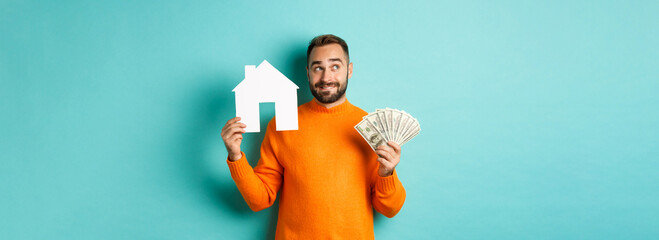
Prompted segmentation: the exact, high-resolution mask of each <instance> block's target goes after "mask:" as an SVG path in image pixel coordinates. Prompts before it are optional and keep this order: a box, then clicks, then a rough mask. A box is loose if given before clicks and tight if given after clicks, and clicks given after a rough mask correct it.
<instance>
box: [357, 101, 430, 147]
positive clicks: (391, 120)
mask: <svg viewBox="0 0 659 240" xmlns="http://www.w3.org/2000/svg"><path fill="white" fill-rule="evenodd" d="M355 129H357V132H359V134H361V135H362V137H363V138H364V139H365V140H366V142H368V144H369V145H371V148H372V149H373V151H375V149H376V148H377V147H378V146H380V145H382V144H386V143H387V142H389V141H393V142H396V143H397V144H398V145H400V146H403V144H405V143H407V142H408V141H410V140H411V139H412V138H414V137H415V136H416V135H417V134H419V132H420V131H421V126H420V125H419V121H417V120H416V118H414V117H412V115H410V114H408V113H406V112H405V111H401V110H398V109H391V108H386V109H376V110H375V112H373V113H369V114H368V115H366V116H364V118H363V119H362V121H361V122H359V123H358V124H357V125H356V126H355Z"/></svg>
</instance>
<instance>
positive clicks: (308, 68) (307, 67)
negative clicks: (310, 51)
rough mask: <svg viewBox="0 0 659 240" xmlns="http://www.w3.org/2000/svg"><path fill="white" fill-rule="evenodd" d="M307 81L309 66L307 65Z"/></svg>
mask: <svg viewBox="0 0 659 240" xmlns="http://www.w3.org/2000/svg"><path fill="white" fill-rule="evenodd" d="M307 81H309V66H308V65H307Z"/></svg>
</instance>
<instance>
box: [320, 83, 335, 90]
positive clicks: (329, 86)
mask: <svg viewBox="0 0 659 240" xmlns="http://www.w3.org/2000/svg"><path fill="white" fill-rule="evenodd" d="M337 85H339V84H338V83H329V84H316V87H317V88H320V90H332V89H335V88H336V87H337Z"/></svg>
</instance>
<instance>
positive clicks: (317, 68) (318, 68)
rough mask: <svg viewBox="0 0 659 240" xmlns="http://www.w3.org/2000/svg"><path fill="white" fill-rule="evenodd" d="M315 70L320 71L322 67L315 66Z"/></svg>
mask: <svg viewBox="0 0 659 240" xmlns="http://www.w3.org/2000/svg"><path fill="white" fill-rule="evenodd" d="M313 70H315V71H320V70H321V68H320V67H316V68H314V69H313Z"/></svg>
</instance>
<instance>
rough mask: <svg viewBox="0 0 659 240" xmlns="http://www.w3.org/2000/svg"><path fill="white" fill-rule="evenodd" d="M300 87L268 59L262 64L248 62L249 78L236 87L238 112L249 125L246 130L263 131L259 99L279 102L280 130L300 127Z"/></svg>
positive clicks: (276, 116)
mask: <svg viewBox="0 0 659 240" xmlns="http://www.w3.org/2000/svg"><path fill="white" fill-rule="evenodd" d="M297 89H299V87H298V86H297V85H295V83H293V82H292V81H291V80H289V79H288V78H287V77H286V76H284V74H282V73H281V72H279V71H278V70H277V69H276V68H275V67H273V66H272V65H271V64H270V63H269V62H268V61H266V60H263V62H261V64H259V66H258V67H256V66H254V65H245V79H243V81H242V82H240V83H239V84H238V86H236V87H235V88H234V89H233V92H235V93H236V116H238V117H240V118H241V120H240V122H242V123H244V124H245V125H247V128H245V131H246V132H259V131H260V126H261V123H260V117H259V103H262V102H274V103H275V121H276V125H277V131H283V130H297V127H298V125H297Z"/></svg>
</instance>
